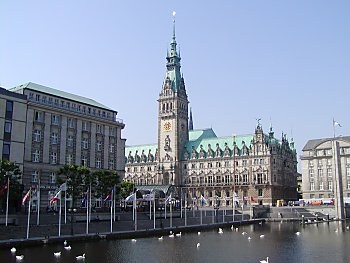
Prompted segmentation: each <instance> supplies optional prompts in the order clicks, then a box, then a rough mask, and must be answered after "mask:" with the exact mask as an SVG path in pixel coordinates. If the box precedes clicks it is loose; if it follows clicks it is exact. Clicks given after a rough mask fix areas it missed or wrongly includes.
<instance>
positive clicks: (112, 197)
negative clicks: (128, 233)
mask: <svg viewBox="0 0 350 263" xmlns="http://www.w3.org/2000/svg"><path fill="white" fill-rule="evenodd" d="M113 199H114V189H112V196H111V233H112V232H113V201H112V200H113Z"/></svg>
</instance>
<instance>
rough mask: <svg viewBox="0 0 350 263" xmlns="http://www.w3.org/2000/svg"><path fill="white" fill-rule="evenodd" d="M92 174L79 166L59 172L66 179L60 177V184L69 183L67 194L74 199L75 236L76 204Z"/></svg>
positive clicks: (66, 166)
mask: <svg viewBox="0 0 350 263" xmlns="http://www.w3.org/2000/svg"><path fill="white" fill-rule="evenodd" d="M88 174H90V169H89V168H87V167H86V166H77V165H65V166H63V167H62V168H60V169H59V170H58V175H63V176H64V177H65V178H61V177H58V178H57V182H58V183H60V184H61V183H64V182H66V183H67V193H68V195H70V196H71V198H72V203H71V207H70V209H71V219H70V220H71V235H73V220H74V207H75V204H76V199H77V196H79V195H80V194H81V193H82V192H83V187H84V179H85V177H87V175H88Z"/></svg>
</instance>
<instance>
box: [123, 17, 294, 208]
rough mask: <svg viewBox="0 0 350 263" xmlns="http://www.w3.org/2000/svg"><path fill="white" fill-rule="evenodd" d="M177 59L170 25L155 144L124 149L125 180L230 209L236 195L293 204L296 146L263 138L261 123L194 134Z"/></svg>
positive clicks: (260, 201)
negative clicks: (244, 129) (244, 130)
mask: <svg viewBox="0 0 350 263" xmlns="http://www.w3.org/2000/svg"><path fill="white" fill-rule="evenodd" d="M180 61H181V57H180V54H179V52H178V50H177V43H176V39H175V22H174V29H173V35H172V40H171V44H170V50H169V51H168V54H167V57H166V76H165V79H164V81H163V85H162V89H161V91H160V94H159V98H158V142H157V143H155V144H146V145H138V146H126V148H125V160H126V165H125V180H127V181H130V182H133V183H135V184H136V185H137V186H138V187H139V188H143V189H145V188H147V186H148V188H149V189H153V188H157V187H159V186H163V187H165V186H170V185H171V186H173V187H174V188H175V189H176V194H177V196H178V195H179V194H180V192H182V193H185V195H186V197H187V198H188V200H195V199H196V198H197V199H196V200H198V198H199V197H201V196H203V197H204V198H206V199H207V200H208V202H207V205H213V204H214V203H215V204H218V203H219V202H220V205H221V206H232V202H233V196H234V193H236V194H235V196H236V198H237V199H239V200H240V202H252V203H254V204H276V203H277V200H280V199H284V200H285V201H288V200H295V199H296V198H297V158H296V150H295V149H294V143H293V142H289V141H288V140H287V138H286V135H283V134H282V139H281V140H278V139H276V138H275V137H274V132H273V130H272V127H271V128H270V131H269V133H268V134H265V133H264V132H263V128H262V126H261V124H260V122H259V120H258V122H257V125H256V127H255V129H254V131H253V133H252V134H247V135H237V136H227V137H217V136H216V134H215V132H214V131H213V129H211V128H210V129H196V130H194V129H193V119H192V113H191V112H190V116H189V107H188V105H189V101H188V96H187V91H186V87H185V81H184V77H183V75H182V73H181V71H180V68H181V65H180ZM218 114H221V113H219V112H218ZM191 202H192V201H191ZM193 202H194V201H193Z"/></svg>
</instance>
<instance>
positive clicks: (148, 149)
mask: <svg viewBox="0 0 350 263" xmlns="http://www.w3.org/2000/svg"><path fill="white" fill-rule="evenodd" d="M157 148H158V145H157V144H144V145H134V146H125V158H126V160H127V159H128V157H129V156H131V157H132V158H133V160H134V159H135V155H136V154H137V156H138V157H139V158H141V155H142V153H144V155H146V157H148V154H151V155H152V158H153V159H154V158H155V155H156V151H157Z"/></svg>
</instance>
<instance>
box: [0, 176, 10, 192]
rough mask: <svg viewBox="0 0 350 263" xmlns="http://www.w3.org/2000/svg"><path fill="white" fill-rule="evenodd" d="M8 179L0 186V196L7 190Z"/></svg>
mask: <svg viewBox="0 0 350 263" xmlns="http://www.w3.org/2000/svg"><path fill="white" fill-rule="evenodd" d="M8 180H9V179H7V180H6V182H5V184H4V185H3V186H2V187H1V188H0V196H1V195H3V194H4V193H5V192H6V191H7V185H8Z"/></svg>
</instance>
